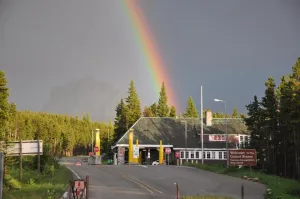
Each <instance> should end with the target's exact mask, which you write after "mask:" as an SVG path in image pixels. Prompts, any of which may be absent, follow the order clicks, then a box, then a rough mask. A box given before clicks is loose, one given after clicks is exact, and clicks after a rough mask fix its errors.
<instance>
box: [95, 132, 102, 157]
mask: <svg viewBox="0 0 300 199" xmlns="http://www.w3.org/2000/svg"><path fill="white" fill-rule="evenodd" d="M96 146H97V147H98V148H99V151H98V152H96V155H97V156H100V150H101V148H100V132H99V130H97V132H96Z"/></svg>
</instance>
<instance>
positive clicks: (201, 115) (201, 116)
mask: <svg viewBox="0 0 300 199" xmlns="http://www.w3.org/2000/svg"><path fill="white" fill-rule="evenodd" d="M200 106H201V107H200V109H201V113H200V119H201V151H202V156H201V157H202V159H201V161H202V164H203V162H204V161H203V95H202V86H201V105H200Z"/></svg>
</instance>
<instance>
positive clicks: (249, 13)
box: [0, 0, 300, 121]
mask: <svg viewBox="0 0 300 199" xmlns="http://www.w3.org/2000/svg"><path fill="white" fill-rule="evenodd" d="M121 1H122V0H108V1H105V0H87V1H81V0H64V1H60V0H51V1H50V0H0V70H3V71H4V72H5V73H6V77H7V80H8V87H9V88H10V98H9V100H10V101H11V102H15V103H16V104H17V107H18V109H19V110H25V109H27V110H33V111H47V112H51V113H62V114H71V115H82V113H84V112H85V113H89V114H90V116H91V117H92V119H94V120H97V121H107V120H113V119H114V116H115V107H116V105H117V104H118V102H119V101H120V99H121V98H122V97H126V95H127V90H128V85H129V82H130V80H131V79H133V80H134V81H135V84H136V89H137V91H138V94H139V97H140V99H141V103H142V106H145V105H150V104H152V103H153V102H155V101H157V93H156V90H155V88H154V82H153V79H152V78H151V77H149V74H148V69H147V67H146V66H145V63H144V61H143V60H144V59H143V53H142V52H140V49H139V47H138V42H137V39H136V37H135V35H134V29H133V26H132V25H131V22H130V18H129V17H128V15H127V14H126V11H125V8H124V4H123V3H122V2H121ZM137 3H138V6H139V7H140V9H141V10H142V12H143V14H144V17H145V19H146V20H147V22H148V25H149V30H150V31H151V34H152V35H153V37H154V39H155V42H156V43H157V46H158V53H159V54H160V56H161V57H162V60H163V63H164V68H165V70H166V71H167V74H168V77H169V79H170V81H171V84H172V89H173V90H174V92H175V98H176V99H175V101H176V102H177V104H176V106H177V109H178V110H179V112H182V111H184V109H185V106H186V102H187V99H188V97H189V96H192V97H193V98H194V101H195V103H196V105H197V107H198V108H199V107H200V86H201V85H202V86H203V105H204V108H210V109H212V110H213V111H218V112H222V111H223V105H222V104H220V103H216V102H214V101H213V99H214V98H219V99H222V100H226V101H227V112H232V110H233V108H234V107H237V108H238V109H239V110H240V111H241V112H246V110H245V105H246V104H249V103H250V101H251V100H252V99H253V96H254V95H257V96H258V97H262V96H263V93H264V89H265V88H264V82H265V81H266V80H267V78H268V77H269V76H273V77H274V78H275V80H276V83H277V84H278V83H279V82H280V77H281V76H282V75H284V74H288V73H290V72H291V67H292V65H293V64H295V62H296V59H297V58H298V57H299V56H300V34H299V33H300V12H299V10H300V1H299V0H284V1H282V0H264V1H261V0H251V1H250V0H226V1H221V0H219V1H211V0H185V1H182V0H164V1H161V0H151V1H149V0H137Z"/></svg>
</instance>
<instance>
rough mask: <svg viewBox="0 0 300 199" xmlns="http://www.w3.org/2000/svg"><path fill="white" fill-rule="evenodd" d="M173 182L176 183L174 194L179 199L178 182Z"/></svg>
mask: <svg viewBox="0 0 300 199" xmlns="http://www.w3.org/2000/svg"><path fill="white" fill-rule="evenodd" d="M174 184H176V195H177V199H180V193H179V186H178V182H175V183H174Z"/></svg>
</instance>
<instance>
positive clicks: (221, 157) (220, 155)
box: [219, 151, 223, 159]
mask: <svg viewBox="0 0 300 199" xmlns="http://www.w3.org/2000/svg"><path fill="white" fill-rule="evenodd" d="M219 159H223V152H221V151H219Z"/></svg>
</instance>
